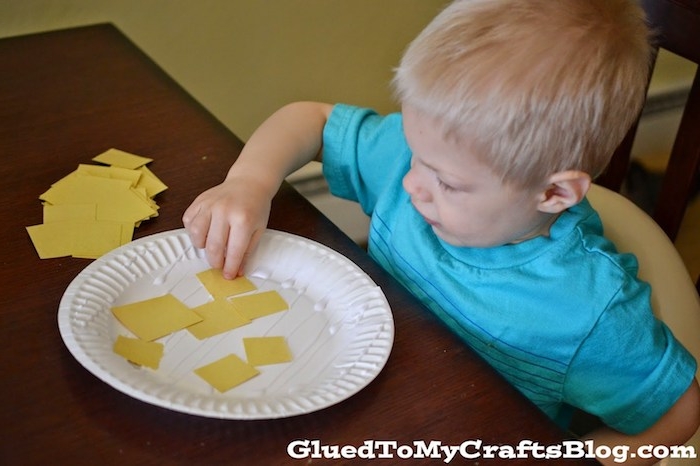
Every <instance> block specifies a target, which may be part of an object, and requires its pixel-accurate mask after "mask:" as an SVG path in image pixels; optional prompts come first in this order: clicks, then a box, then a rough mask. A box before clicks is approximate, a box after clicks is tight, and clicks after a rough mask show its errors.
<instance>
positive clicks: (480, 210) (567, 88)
mask: <svg viewBox="0 0 700 466" xmlns="http://www.w3.org/2000/svg"><path fill="white" fill-rule="evenodd" d="M650 54H651V49H650V46H649V43H648V31H647V29H646V27H645V24H644V20H643V13H642V11H641V10H640V9H639V7H638V6H637V5H636V3H634V1H632V0H629V1H627V0H558V1H552V0H458V1H456V2H454V3H452V4H451V5H449V6H448V7H447V8H446V9H445V10H444V11H443V12H442V13H441V14H440V15H438V16H437V17H436V18H435V19H434V20H433V22H432V23H431V24H430V25H429V26H428V27H427V28H426V29H425V30H424V31H423V32H422V33H421V34H420V35H419V36H418V37H417V38H416V40H415V41H414V42H413V43H412V44H411V45H410V47H409V48H408V50H407V51H406V54H405V55H404V57H403V58H402V61H401V64H400V66H399V67H398V69H397V72H396V77H395V81H394V84H395V87H396V91H397V95H398V98H399V101H400V103H401V108H402V111H401V113H400V114H392V115H388V116H386V117H382V116H379V115H377V114H375V113H374V112H372V111H371V110H368V109H361V108H355V107H350V106H346V105H335V106H332V105H328V104H320V103H310V102H302V103H296V104H291V105H288V106H286V107H284V108H282V109H281V110H279V111H278V112H276V113H275V114H273V115H272V116H271V117H270V118H269V119H268V120H267V121H265V122H264V123H263V124H262V125H261V126H260V128H259V129H258V130H257V131H256V132H255V133H254V134H253V136H252V137H251V138H250V141H249V142H248V143H247V145H246V146H245V149H244V150H243V152H242V153H241V155H240V157H239V159H238V160H237V162H236V163H235V164H234V165H233V167H232V168H231V170H230V171H229V173H228V175H227V177H226V180H225V181H224V182H223V183H222V184H221V185H219V186H216V187H214V188H212V189H210V190H208V191H206V192H205V193H203V194H202V195H200V196H199V197H198V198H197V199H196V200H195V201H194V202H193V203H192V205H191V206H190V207H189V208H188V209H187V211H186V212H185V214H184V216H183V222H184V224H185V227H186V228H187V230H188V232H189V233H190V236H191V238H192V241H193V243H194V244H195V246H197V247H201V248H205V249H206V253H207V257H208V260H209V261H210V263H211V265H212V266H214V267H218V268H222V269H223V271H224V274H225V275H226V276H228V277H233V276H235V275H236V274H237V273H242V272H241V271H242V268H243V267H244V265H245V260H246V257H247V256H248V255H249V254H250V252H251V251H252V250H254V248H255V246H256V244H257V241H258V239H259V237H260V235H261V234H262V233H263V231H264V230H265V228H266V225H267V220H268V215H269V209H270V203H271V200H272V197H273V196H274V194H275V193H276V191H277V189H278V188H279V185H280V184H281V182H282V180H283V179H284V177H285V176H287V175H288V174H289V173H291V172H292V171H294V170H295V169H297V168H299V167H300V166H302V165H303V164H305V163H306V162H308V161H310V160H313V159H315V160H319V161H322V162H323V168H324V174H325V176H326V178H327V179H328V182H329V185H330V188H331V191H332V192H333V193H334V194H335V195H338V196H341V197H345V198H348V199H353V200H355V201H357V202H359V203H360V204H361V206H362V207H363V209H364V211H365V212H366V213H368V214H369V215H371V225H370V232H369V253H370V254H371V255H372V257H373V258H374V259H375V260H376V261H377V262H378V263H380V264H381V265H382V266H383V267H384V268H385V269H386V270H388V271H389V272H390V273H391V274H393V275H394V277H396V278H397V279H398V280H399V281H400V282H401V283H402V284H404V285H405V286H406V287H407V288H408V289H409V290H410V291H412V292H413V293H414V294H415V295H416V296H417V297H418V298H419V299H420V300H421V301H422V302H423V303H424V304H425V305H426V306H428V307H429V308H430V309H431V310H432V311H433V312H434V313H435V314H436V315H437V316H438V317H439V318H440V319H442V320H443V321H444V322H445V323H446V324H447V325H448V326H449V327H450V328H451V329H452V330H453V331H455V332H456V333H457V334H458V335H459V336H460V337H462V339H463V340H464V341H465V342H467V343H468V344H469V345H470V346H471V347H472V348H473V349H474V350H476V351H477V352H478V353H479V354H480V355H482V356H483V357H484V358H485V359H486V360H487V361H488V362H489V363H490V364H491V365H493V366H494V367H495V368H496V369H497V370H498V371H499V372H501V373H502V374H503V375H504V376H505V377H506V378H507V379H508V380H509V381H510V382H511V383H513V384H514V385H515V386H516V387H517V388H518V389H519V390H520V391H521V392H522V393H524V394H525V395H526V396H528V397H529V398H530V399H531V400H532V401H533V402H535V403H536V404H537V405H538V406H539V407H540V408H541V409H543V410H544V411H545V412H546V413H547V414H549V415H550V416H551V417H552V418H553V419H555V420H556V421H557V422H559V423H560V424H561V425H563V426H566V425H567V423H568V421H569V420H570V415H571V412H572V409H573V407H576V408H580V409H582V410H584V411H587V412H589V413H592V414H595V415H597V416H599V417H600V418H601V419H602V420H603V421H604V422H605V423H606V424H607V426H609V427H606V428H604V429H601V430H599V431H597V432H594V433H592V434H591V438H593V439H594V440H595V441H596V442H600V443H601V444H606V445H609V446H613V445H627V446H630V447H632V448H635V446H637V445H645V444H651V445H659V444H665V445H675V444H681V443H683V442H685V441H686V440H687V439H688V438H689V437H690V436H691V435H692V434H693V432H695V430H696V429H697V427H698V424H699V423H700V390H699V389H698V385H697V382H696V381H695V371H696V363H695V361H694V360H693V358H692V356H690V354H689V353H687V351H686V350H685V349H684V348H683V347H682V346H681V345H680V344H679V343H678V342H677V341H676V340H675V339H674V338H673V336H672V335H671V333H670V331H669V330H668V328H667V327H666V326H665V325H663V324H662V323H661V322H659V321H657V320H656V319H654V317H653V316H652V312H651V308H650V303H649V287H648V286H647V285H646V284H644V283H641V282H639V281H638V280H637V278H636V268H637V264H636V260H635V259H634V258H633V257H631V256H629V255H620V254H617V253H616V251H615V249H614V247H613V246H612V244H610V243H609V242H608V241H607V240H605V239H604V238H603V236H602V227H601V224H600V220H599V218H598V216H597V214H596V213H595V212H594V211H593V210H592V208H591V206H590V205H589V204H588V202H587V201H586V199H585V195H586V192H587V190H588V188H589V186H590V183H591V178H592V177H595V176H596V175H598V174H599V173H600V172H601V170H602V169H603V168H604V167H605V166H606V164H607V162H608V160H609V158H610V156H611V154H612V152H613V150H614V148H615V147H616V146H617V144H618V143H619V142H620V141H621V139H622V137H623V136H624V134H625V132H626V131H627V129H628V128H629V127H630V125H631V124H632V121H633V120H634V118H635V116H636V115H637V114H638V112H639V109H640V106H641V102H642V99H643V94H644V91H645V87H646V74H647V72H648V68H649V58H650ZM632 451H633V450H632ZM652 461H653V460H652Z"/></svg>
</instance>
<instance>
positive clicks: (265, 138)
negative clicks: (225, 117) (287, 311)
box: [182, 102, 333, 278]
mask: <svg viewBox="0 0 700 466" xmlns="http://www.w3.org/2000/svg"><path fill="white" fill-rule="evenodd" d="M332 109H333V106H332V105H330V104H322V103H315V102H298V103H293V104H289V105H287V106H285V107H283V108H281V109H280V110H278V111H277V112H275V113H274V114H272V115H271V116H270V117H269V118H268V119H267V120H266V121H265V122H264V123H263V124H262V125H260V127H259V128H258V129H257V130H256V131H255V132H254V133H253V135H252V136H251V137H250V140H249V141H248V142H247V143H246V145H245V147H244V148H243V151H242V152H241V154H240V156H239V157H238V160H236V162H235V163H234V164H233V166H232V167H231V169H230V170H229V172H228V174H227V175H226V179H225V180H224V181H223V182H222V183H221V184H220V185H218V186H215V187H213V188H211V189H209V190H207V191H205V192H204V193H202V194H200V195H199V196H198V197H197V198H196V199H195V200H194V202H192V204H191V205H190V206H189V207H188V208H187V210H186V211H185V213H184V215H183V217H182V222H183V224H184V226H185V229H186V230H187V232H188V233H189V235H190V238H191V239H192V243H193V244H194V245H195V247H198V248H204V249H205V250H206V255H207V260H208V261H209V263H210V265H211V266H212V267H214V268H220V269H222V271H223V274H224V276H225V277H227V278H233V277H235V276H236V275H237V274H240V273H241V271H242V268H243V266H244V264H245V260H246V258H247V257H248V256H249V255H250V253H251V252H252V251H253V249H254V248H255V246H256V245H257V242H258V240H259V239H260V236H261V235H262V233H263V232H264V231H265V228H266V227H267V221H268V219H269V215H270V206H271V203H272V198H273V197H274V195H275V193H276V192H277V190H278V189H279V187H280V185H281V184H282V181H283V180H284V178H285V177H286V176H287V175H289V174H290V173H292V172H293V171H294V170H296V169H297V168H300V167H302V166H303V165H304V164H306V163H307V162H310V161H312V160H318V161H321V150H322V145H323V128H324V126H325V124H326V121H327V119H328V116H329V115H330V112H331V110H332Z"/></svg>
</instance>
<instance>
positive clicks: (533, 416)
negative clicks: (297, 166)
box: [0, 25, 565, 465]
mask: <svg viewBox="0 0 700 466" xmlns="http://www.w3.org/2000/svg"><path fill="white" fill-rule="evenodd" d="M241 72H245V71H243V70H242V71H241ZM240 111H242V112H245V111H246V109H244V108H242V109H240ZM111 147H115V148H119V149H122V150H125V151H129V152H132V153H136V154H140V155H144V156H148V157H151V158H153V159H154V162H153V163H152V164H151V165H150V168H151V169H152V170H153V171H154V172H155V173H156V174H157V175H158V176H159V177H160V178H161V179H162V180H163V181H164V182H165V183H166V184H167V185H168V186H169V187H170V189H169V190H167V191H166V192H164V193H162V194H160V195H159V196H158V197H157V201H158V204H159V205H160V207H161V209H160V216H159V217H157V218H155V219H152V220H149V221H147V222H145V223H143V224H142V226H141V227H140V228H138V229H137V230H136V235H135V236H136V237H143V236H146V235H150V234H153V233H157V232H162V231H167V230H172V229H175V228H180V227H182V224H181V215H182V212H183V211H184V209H185V208H186V207H187V206H188V205H189V203H190V202H191V201H192V200H193V199H194V197H195V196H196V195H197V194H198V193H200V192H201V191H203V190H205V189H206V188H208V187H210V186H213V185H215V184H217V183H219V182H220V181H221V180H222V179H223V177H224V174H225V173H226V170H227V169H228V167H229V166H230V165H231V163H232V162H233V161H234V160H235V158H236V156H237V154H238V153H239V152H240V150H241V147H242V142H241V141H240V140H239V139H238V138H237V137H236V136H235V135H234V134H232V133H231V132H230V131H229V130H228V129H227V128H226V127H224V125H222V124H221V123H220V122H219V121H217V120H216V119H215V118H214V117H213V116H212V115H211V114H210V113H208V112H207V110H206V109H205V108H203V107H202V106H201V105H200V104H199V103H198V102H197V101H195V100H194V99H193V98H192V97H191V96H190V95H188V94H187V92H185V91H184V90H183V89H182V88H181V87H180V86H179V85H178V84H177V83H176V82H174V81H173V80H172V79H171V78H170V77H169V76H167V75H166V74H165V73H164V72H163V71H162V70H161V69H160V68H159V67H158V66H156V65H155V64H154V63H153V62H152V61H151V60H150V59H149V58H148V57H147V56H146V55H144V54H143V53H142V52H141V51H140V50H139V49H138V48H137V47H136V46H134V45H133V44H132V43H131V42H130V41H129V40H128V39H127V38H126V37H124V36H123V35H122V34H121V33H120V32H119V31H118V30H117V29H116V28H115V27H113V26H111V25H97V26H90V27H84V28H76V29H70V30H64V31H56V32H49V33H42V34H35V35H28V36H22V37H15V38H8V39H3V40H0V161H1V164H0V173H1V174H2V175H1V176H0V180H1V182H2V185H1V188H0V189H2V196H1V197H0V212H1V218H2V230H1V231H2V236H1V237H0V247H1V248H2V255H1V256H0V259H1V260H2V267H0V284H1V286H2V293H0V302H1V303H2V305H1V306H0V318H1V320H0V329H1V330H0V332H1V333H0V335H1V336H2V338H1V339H0V344H1V345H2V366H1V368H2V373H1V379H0V400H1V401H0V405H1V408H0V464H7V465H18V464H21V465H25V464H37V465H38V464H41V465H43V464H119V465H135V464H139V465H141V464H158V465H160V464H265V465H274V464H306V463H307V459H303V460H294V459H292V458H290V457H289V456H288V455H287V446H288V444H289V443H290V442H291V441H293V440H295V439H309V440H314V439H315V440H319V441H320V442H321V443H322V444H325V445H352V446H356V447H359V446H361V445H362V444H363V442H364V441H365V440H368V439H373V440H390V441H396V442H397V445H413V442H414V441H421V440H423V441H425V442H426V443H427V442H430V441H433V440H436V441H440V442H442V444H444V445H460V444H461V443H462V442H464V441H466V440H481V441H483V443H484V444H486V445H488V444H505V445H517V444H518V443H519V442H520V441H521V440H523V439H530V440H533V441H537V442H540V443H541V444H558V443H559V442H561V441H562V439H564V438H565V434H564V433H563V432H561V431H560V430H559V429H558V428H557V427H556V426H555V425H554V424H552V423H551V422H550V421H549V420H548V419H547V418H546V417H545V416H543V415H542V414H541V413H540V412H539V411H538V410H537V409H536V408H534V407H533V406H532V405H531V404H530V403H529V402H528V401H527V400H525V399H524V398H523V397H522V396H521V395H520V394H519V393H517V392H516V391H515V390H514V389H513V388H511V387H510V386H509V385H508V384H507V383H505V382H504V381H503V380H502V379H501V378H500V377H499V376H498V375H496V374H495V373H494V372H493V370H492V369H490V368H489V367H488V366H487V365H486V364H485V363H483V362H482V361H481V360H480V359H479V358H478V357H477V356H475V355H474V353H472V351H471V350H470V349H468V348H467V347H465V346H464V345H463V344H462V343H460V342H459V341H458V340H457V339H456V338H455V337H454V336H453V335H452V334H451V333H450V332H448V331H447V330H446V328H444V327H443V326H442V325H441V324H440V323H438V322H437V321H436V320H434V318H433V317H432V316H431V315H430V314H429V313H428V312H427V311H426V310H424V308H422V307H421V305H420V304H419V303H418V302H417V301H416V300H415V299H414V298H413V297H412V296H410V295H409V294H408V293H407V292H406V291H404V289H403V288H401V287H400V286H399V285H398V284H397V283H396V282H394V280H393V279H392V278H391V277H390V276H388V275H387V274H386V273H384V272H383V271H382V270H381V269H380V268H379V267H378V266H376V265H375V263H374V262H372V260H371V259H370V258H369V257H368V256H367V255H366V254H365V252H364V251H363V250H362V249H361V248H360V247H358V246H356V245H355V244H354V243H353V242H352V241H351V240H350V239H349V238H348V237H347V236H345V235H344V234H343V233H342V232H341V231H340V230H338V229H337V228H336V227H335V226H334V225H333V224H332V223H331V222H330V221H329V220H328V219H327V218H325V217H324V216H323V215H322V214H321V213H320V212H318V211H317V210H316V209H315V208H314V207H313V206H312V205H311V204H309V203H308V202H307V201H306V200H305V199H304V198H303V197H301V196H300V195H299V194H298V193H297V192H296V191H295V190H294V189H293V188H292V187H290V186H289V185H284V186H283V187H282V188H281V190H280V192H279V193H278V195H277V197H276V198H275V201H274V205H273V211H272V215H271V221H270V227H271V228H275V229H279V230H285V231H288V232H291V233H295V234H298V235H302V236H305V237H308V238H312V239H314V240H316V241H319V242H321V243H324V244H326V245H328V246H330V247H331V248H333V249H335V250H337V251H339V252H340V253H341V254H343V255H345V256H347V257H348V258H350V259H351V260H353V261H354V262H355V263H357V264H358V265H359V266H360V267H362V268H363V269H364V270H365V271H366V272H367V273H369V274H370V276H371V277H372V278H373V279H374V280H375V281H376V282H377V284H378V285H380V286H381V287H382V289H383V290H384V293H385V294H386V296H387V298H388V300H389V302H390V304H391V307H392V311H393V313H394V318H395V325H396V336H395V342H394V347H393V350H392V353H391V356H390V358H389V361H388V363H387V365H386V366H385V368H384V370H383V371H382V372H381V374H380V375H379V376H378V377H377V378H376V379H375V380H374V381H373V382H371V383H370V384H369V385H368V386H367V387H366V388H365V389H363V390H361V391H360V392H359V393H357V394H356V395H354V396H352V397H351V398H349V399H347V400H345V401H343V402H341V403H339V404H337V405H334V406H332V407H329V408H326V409H323V410H320V411H317V412H314V413H309V414H305V415H301V416H296V417H291V418H284V419H277V420H256V421H239V420H217V419H210V418H203V417H197V416H192V415H187V414H182V413H178V412H174V411H170V410H167V409H164V408H160V407H156V406H152V405H149V404H147V403H144V402H141V401H138V400H136V399H133V398H131V397H129V396H127V395H125V394H123V393H121V392H119V391H117V390H115V389H114V388H112V387H110V386H109V385H107V384H106V383H104V382H102V381H100V380H99V379H98V378H96V377H95V376H93V375H92V374H91V373H89V372H88V371H87V370H85V369H84V368H83V367H82V366H81V365H80V364H79V363H78V362H77V361H76V360H75V359H74V358H73V357H72V356H71V354H70V353H69V352H68V350H67V349H66V347H65V346H64V344H63V341H62V340H61V336H60V334H59V331H58V326H57V320H56V315H57V310H58V304H59V301H60V299H61V296H62V295H63V292H64V291H65V289H66V287H67V286H68V284H69V283H70V282H71V281H72V280H73V278H75V276H76V275H77V274H78V273H79V272H80V271H81V270H82V269H83V268H84V267H85V266H87V265H88V264H89V263H90V262H89V261H88V260H84V259H74V258H61V259H47V260H41V259H39V257H38V256H37V253H36V252H35V250H34V247H33V245H32V243H31V241H30V239H29V236H28V234H27V233H26V231H25V227H26V226H29V225H34V224H38V223H41V222H42V209H41V204H40V201H39V200H38V196H39V195H40V194H41V193H43V192H44V191H46V190H47V189H48V187H49V186H50V185H51V183H53V182H55V181H57V180H58V179H60V178H62V177H63V176H65V175H67V174H68V173H70V172H71V171H73V170H74V169H75V168H76V166H77V164H79V163H92V162H91V158H92V157H93V156H94V155H97V154H99V153H101V152H103V151H105V150H106V149H108V148H111ZM398 461H399V460H398V457H394V459H387V460H379V459H376V460H374V461H373V462H372V463H377V464H393V463H396V462H398ZM425 461H426V460H422V461H421V460H417V459H416V460H414V461H413V462H412V463H416V464H417V463H421V462H425ZM476 461H478V462H479V463H480V464H483V463H484V462H486V461H485V460H484V459H478V460H476ZM313 462H314V464H329V463H335V464H341V463H343V461H339V460H314V461H313ZM365 462H366V460H358V463H365ZM432 462H436V463H437V464H440V463H441V460H439V459H434V460H432ZM501 462H503V460H501ZM533 462H535V461H534V459H533V458H528V459H523V460H508V461H506V463H507V464H513V465H514V464H532V463H533ZM560 462H561V460H560ZM409 463H411V461H409ZM463 463H464V460H459V459H457V460H455V461H454V462H453V464H463Z"/></svg>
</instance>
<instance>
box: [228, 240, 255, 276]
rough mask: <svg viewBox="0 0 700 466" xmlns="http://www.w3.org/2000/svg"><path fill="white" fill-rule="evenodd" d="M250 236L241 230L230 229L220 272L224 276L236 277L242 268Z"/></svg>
mask: <svg viewBox="0 0 700 466" xmlns="http://www.w3.org/2000/svg"><path fill="white" fill-rule="evenodd" d="M250 244H251V243H250V238H249V237H248V236H247V235H245V234H242V231H241V230H236V231H234V230H231V231H229V234H228V242H227V244H226V251H225V258H224V261H223V268H222V274H223V276H224V278H227V279H232V278H236V276H238V275H239V274H240V273H241V272H242V270H243V260H244V258H245V255H246V253H247V249H248V248H249V246H250Z"/></svg>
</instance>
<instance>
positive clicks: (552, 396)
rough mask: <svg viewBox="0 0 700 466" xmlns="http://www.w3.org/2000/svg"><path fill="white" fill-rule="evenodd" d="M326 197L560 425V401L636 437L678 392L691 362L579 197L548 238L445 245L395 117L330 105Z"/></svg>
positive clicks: (632, 267)
mask: <svg viewBox="0 0 700 466" xmlns="http://www.w3.org/2000/svg"><path fill="white" fill-rule="evenodd" d="M323 147H324V149H323V170H324V175H325V176H326V178H327V180H328V183H329V186H330V189H331V192H332V193H333V194H334V195H336V196H339V197H342V198H346V199H350V200H354V201H357V202H359V203H360V205H361V206H362V208H363V210H364V211H365V212H366V213H367V214H368V215H370V216H371V221H370V231H369V253H370V255H371V256H372V257H373V258H374V259H375V260H376V261H377V262H378V263H379V264H380V265H381V266H382V267H384V268H385V269H386V270H387V271H388V272H390V273H391V274H392V275H393V276H394V277H395V278H396V279H398V281H399V282H401V283H402V284H403V285H404V286H406V287H407V288H408V289H409V290H410V291H411V292H412V293H413V294H414V295H415V296H416V297H418V299H420V300H421V301H422V302H423V304H425V305H426V306H427V307H428V308H429V309H431V310H432V312H434V313H435V314H436V315H437V316H438V317H439V318H440V319H441V320H442V321H443V322H444V323H445V324H446V325H447V326H449V327H450V328H451V329H452V331H454V332H456V333H457V334H458V335H459V336H460V337H461V338H462V339H463V340H464V341H465V342H466V343H468V344H469V345H470V346H471V347H472V348H473V349H474V350H475V351H477V352H478V353H479V354H480V355H481V356H482V357H483V358H484V359H485V360H486V361H488V362H489V363H490V364H491V365H492V366H493V367H494V368H495V369H496V370H498V371H499V372H500V373H501V374H502V375H503V376H504V377H505V378H506V379H507V380H509V381H510V382H511V383H512V384H513V385H514V386H515V387H517V388H518V389H519V390H520V391H521V392H522V393H523V394H525V395H526V396H527V397H528V398H530V399H531V400H532V401H533V402H534V403H535V404H537V405H538V406H539V407H540V408H541V409H542V410H543V411H545V412H546V413H547V414H548V415H549V416H550V417H552V418H553V419H555V420H556V421H557V422H558V423H560V425H562V426H565V425H566V424H567V423H568V421H569V418H570V413H571V407H578V408H580V409H583V410H585V411H587V412H589V413H592V414H595V415H598V416H599V417H601V419H602V420H603V421H604V422H605V423H606V424H607V425H609V426H610V427H612V428H614V429H617V430H619V431H621V432H624V433H628V434H634V433H638V432H641V431H642V430H644V429H646V428H648V427H649V426H651V425H652V424H654V423H655V422H656V421H657V420H658V419H659V418H660V417H661V416H662V415H663V414H664V413H665V412H666V411H667V410H668V409H669V408H670V407H671V406H672V405H673V404H674V403H675V402H676V400H677V399H678V398H679V397H680V396H681V395H682V394H683V393H684V392H685V391H686V390H687V388H688V387H689V385H690V383H691V381H692V380H693V377H694V375H695V369H696V363H695V360H694V359H693V357H692V356H691V355H690V354H689V353H688V352H687V351H686V350H685V348H683V347H682V346H681V345H680V343H678V342H677V341H676V340H675V338H674V337H673V335H672V334H671V332H670V331H669V329H668V328H667V327H666V326H665V325H664V324H663V323H662V322H660V321H658V320H657V319H656V318H655V317H654V316H653V314H652V311H651V307H650V306H651V305H650V301H649V295H650V289H649V286H648V285H647V284H646V283H643V282H641V281H639V280H638V279H637V278H636V275H637V261H636V259H635V258H634V256H632V255H628V254H619V253H617V252H616V250H615V248H614V246H613V245H612V244H611V243H610V242H609V241H607V240H606V239H605V238H604V237H603V236H602V226H601V223H600V219H599V217H598V215H597V214H596V212H595V211H594V210H593V209H592V208H591V206H590V204H589V203H588V202H587V201H585V200H584V201H583V202H581V203H580V204H578V205H577V206H574V207H572V208H571V209H569V210H567V211H566V212H564V213H563V214H562V215H561V216H560V217H559V218H558V219H557V221H556V222H555V223H554V225H553V226H552V228H551V230H550V235H549V236H540V237H537V238H533V239H530V240H528V241H524V242H522V243H518V244H509V245H504V246H499V247H493V248H468V247H455V246H451V245H449V244H447V243H445V242H444V241H442V240H441V239H440V238H438V237H437V236H436V235H435V234H434V233H433V231H432V229H431V227H430V226H429V225H428V224H427V223H425V221H424V220H423V219H422V217H421V216H420V215H419V214H418V213H417V212H416V211H415V209H414V208H413V206H412V205H411V202H410V199H409V196H408V194H407V193H406V192H405V191H404V189H403V187H402V184H401V181H402V179H403V176H404V175H405V174H406V172H407V171H408V170H409V165H410V159H411V152H410V148H409V147H408V145H407V143H406V141H405V138H404V135H403V130H402V120H401V115H400V114H391V115H388V116H380V115H377V114H376V113H374V112H373V111H371V110H369V109H361V108H356V107H350V106H346V105H336V106H335V108H334V109H333V112H332V114H331V116H330V118H329V120H328V122H327V124H326V126H325V129H324V136H323Z"/></svg>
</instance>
